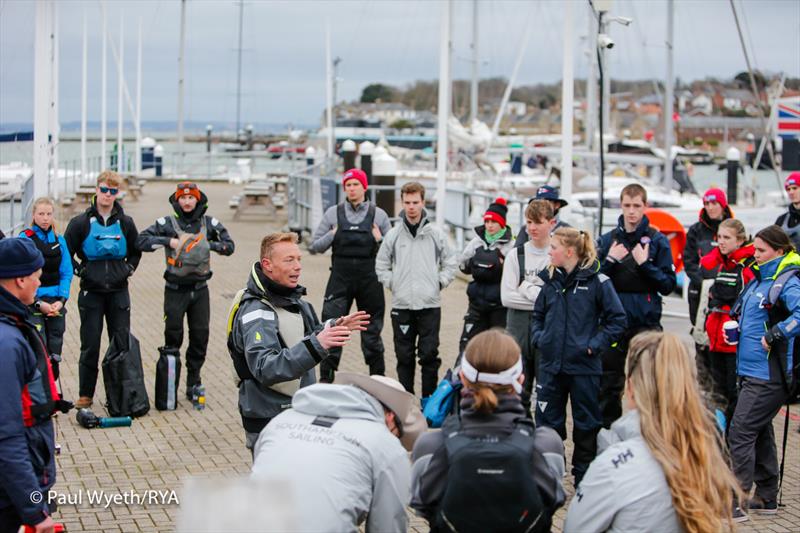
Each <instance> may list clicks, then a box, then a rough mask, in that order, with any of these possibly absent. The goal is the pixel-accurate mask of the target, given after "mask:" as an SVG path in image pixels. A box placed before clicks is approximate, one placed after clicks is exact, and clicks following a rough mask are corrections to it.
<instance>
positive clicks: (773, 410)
mask: <svg viewBox="0 0 800 533" xmlns="http://www.w3.org/2000/svg"><path fill="white" fill-rule="evenodd" d="M778 359H780V358H778V357H770V359H769V371H770V372H769V373H770V379H768V380H763V379H757V378H753V377H749V376H742V377H741V382H740V385H741V386H740V389H739V398H738V399H737V402H736V409H735V410H734V413H733V420H732V421H731V423H730V433H729V434H728V446H729V447H730V451H731V467H732V470H733V473H734V474H735V475H736V479H738V480H739V484H740V485H741V487H742V490H743V491H744V492H745V494H749V493H750V489H751V488H752V487H753V484H755V486H756V490H755V495H756V496H757V497H759V498H761V499H763V500H765V501H774V500H775V499H776V498H777V495H778V476H779V474H778V450H777V446H776V444H775V432H774V430H773V428H772V419H773V418H775V416H776V415H777V414H778V412H779V411H780V409H781V406H782V405H783V404H784V403H785V402H786V396H787V394H786V389H785V387H784V385H783V380H782V379H781V377H780V367H779V366H778V364H779V362H778V361H776V360H778Z"/></svg>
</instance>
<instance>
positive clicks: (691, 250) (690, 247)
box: [683, 187, 733, 373]
mask: <svg viewBox="0 0 800 533" xmlns="http://www.w3.org/2000/svg"><path fill="white" fill-rule="evenodd" d="M727 218H733V213H732V212H731V208H730V206H729V205H728V197H727V196H726V195H725V191H723V190H722V189H718V188H715V187H713V188H711V189H708V190H707V191H706V192H705V193H704V194H703V208H702V209H700V213H699V214H698V220H697V222H695V223H694V224H692V226H691V227H690V228H689V231H688V232H687V233H686V246H685V247H684V249H683V268H684V270H685V272H686V277H687V278H688V282H689V296H688V299H689V321H690V322H691V323H692V327H694V328H699V329H700V330H701V331H702V330H705V314H704V313H701V315H702V316H700V317H699V318H698V310H699V309H700V293H701V289H702V286H703V280H704V279H713V278H714V276H715V275H716V272H706V271H704V270H703V268H702V267H701V266H700V259H701V258H702V257H703V256H704V255H706V254H708V253H709V252H711V251H712V250H713V249H714V248H716V246H717V230H718V228H719V224H720V222H722V221H723V220H725V219H727ZM695 349H696V351H697V356H696V358H695V360H696V362H697V368H698V371H700V372H701V373H705V372H707V370H708V363H709V360H708V357H709V356H708V346H702V345H699V344H697V345H695Z"/></svg>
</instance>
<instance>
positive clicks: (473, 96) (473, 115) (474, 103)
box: [469, 0, 479, 125]
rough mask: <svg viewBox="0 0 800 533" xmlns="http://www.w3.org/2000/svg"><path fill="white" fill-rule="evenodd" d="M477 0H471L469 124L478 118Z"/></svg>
mask: <svg viewBox="0 0 800 533" xmlns="http://www.w3.org/2000/svg"><path fill="white" fill-rule="evenodd" d="M478 61H479V60H478V0H472V86H471V89H470V93H469V96H470V98H469V122H470V125H471V124H472V123H473V122H474V121H476V120H477V119H478V67H479V64H478Z"/></svg>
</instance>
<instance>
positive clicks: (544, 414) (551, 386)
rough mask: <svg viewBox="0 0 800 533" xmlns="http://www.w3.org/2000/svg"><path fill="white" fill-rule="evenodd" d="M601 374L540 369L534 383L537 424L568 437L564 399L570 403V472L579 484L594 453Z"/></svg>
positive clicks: (597, 426) (598, 423)
mask: <svg viewBox="0 0 800 533" xmlns="http://www.w3.org/2000/svg"><path fill="white" fill-rule="evenodd" d="M599 393H600V376H585V375H571V374H564V373H558V374H552V373H550V372H543V371H540V372H539V376H538V379H537V382H536V425H537V426H546V427H551V428H553V429H555V430H556V432H558V434H559V435H560V436H561V438H562V439H563V440H566V439H567V425H566V424H567V399H569V400H570V403H571V405H572V422H573V427H572V442H573V443H574V444H575V448H574V451H573V452H572V475H573V476H575V484H576V485H577V484H579V483H580V482H581V480H582V479H583V476H584V474H586V471H587V470H588V469H589V464H590V463H591V462H592V461H593V460H594V458H595V456H596V455H597V432H598V431H600V407H599V404H598V402H597V397H598V394H599Z"/></svg>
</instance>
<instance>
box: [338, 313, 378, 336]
mask: <svg viewBox="0 0 800 533" xmlns="http://www.w3.org/2000/svg"><path fill="white" fill-rule="evenodd" d="M369 319H370V315H368V314H367V312H366V311H356V312H355V313H351V314H349V315H347V316H340V317H339V318H337V319H336V325H337V326H344V327H346V328H347V329H348V330H349V331H365V330H366V329H367V324H369Z"/></svg>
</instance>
